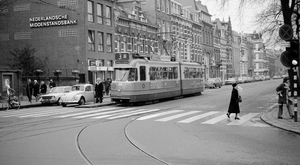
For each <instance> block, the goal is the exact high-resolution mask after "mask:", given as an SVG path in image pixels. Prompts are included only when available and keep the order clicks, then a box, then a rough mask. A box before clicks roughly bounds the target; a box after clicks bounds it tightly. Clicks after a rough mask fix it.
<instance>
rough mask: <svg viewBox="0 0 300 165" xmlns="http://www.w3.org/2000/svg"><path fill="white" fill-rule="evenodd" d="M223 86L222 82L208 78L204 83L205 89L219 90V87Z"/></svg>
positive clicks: (218, 79)
mask: <svg viewBox="0 0 300 165" xmlns="http://www.w3.org/2000/svg"><path fill="white" fill-rule="evenodd" d="M222 85H223V82H222V80H221V79H220V78H209V79H208V80H207V81H206V82H205V88H217V87H219V88H221V86H222Z"/></svg>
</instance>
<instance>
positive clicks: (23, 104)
mask: <svg viewBox="0 0 300 165" xmlns="http://www.w3.org/2000/svg"><path fill="white" fill-rule="evenodd" d="M20 100H21V101H20V103H21V106H20V109H22V108H29V107H39V106H42V104H41V102H39V101H38V102H36V101H35V99H32V101H31V103H30V102H29V101H28V99H27V98H22V99H20ZM112 104H114V102H111V99H110V97H109V96H103V102H102V103H97V104H95V103H86V104H85V105H78V106H75V108H94V107H101V106H106V105H112ZM0 110H3V109H2V102H1V103H0Z"/></svg>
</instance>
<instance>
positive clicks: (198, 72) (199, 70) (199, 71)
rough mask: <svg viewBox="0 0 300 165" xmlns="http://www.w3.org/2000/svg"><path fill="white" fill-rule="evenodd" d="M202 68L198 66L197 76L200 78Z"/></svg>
mask: <svg viewBox="0 0 300 165" xmlns="http://www.w3.org/2000/svg"><path fill="white" fill-rule="evenodd" d="M200 73H201V69H200V68H198V69H197V71H196V78H200Z"/></svg>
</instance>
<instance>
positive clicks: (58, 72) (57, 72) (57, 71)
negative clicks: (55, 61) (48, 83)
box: [53, 70, 61, 86]
mask: <svg viewBox="0 0 300 165" xmlns="http://www.w3.org/2000/svg"><path fill="white" fill-rule="evenodd" d="M53 73H54V75H55V76H56V77H57V85H58V86H59V75H60V74H61V70H55V71H54V72H53Z"/></svg>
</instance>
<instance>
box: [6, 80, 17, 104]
mask: <svg viewBox="0 0 300 165" xmlns="http://www.w3.org/2000/svg"><path fill="white" fill-rule="evenodd" d="M6 87H7V89H6V93H7V98H8V104H9V105H10V106H12V105H14V104H19V103H18V99H17V98H16V97H15V96H14V94H15V90H14V89H13V88H11V87H10V86H9V85H6Z"/></svg>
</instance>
